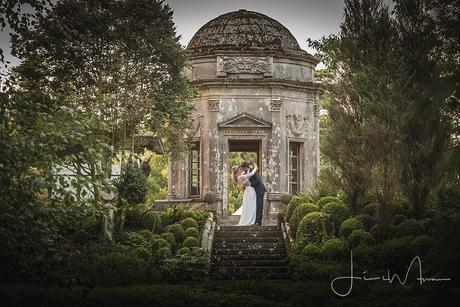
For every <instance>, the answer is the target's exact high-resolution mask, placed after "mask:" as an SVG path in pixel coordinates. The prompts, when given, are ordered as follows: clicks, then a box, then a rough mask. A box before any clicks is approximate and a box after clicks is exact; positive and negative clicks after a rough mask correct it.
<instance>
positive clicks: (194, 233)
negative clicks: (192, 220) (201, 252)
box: [184, 227, 200, 239]
mask: <svg viewBox="0 0 460 307" xmlns="http://www.w3.org/2000/svg"><path fill="white" fill-rule="evenodd" d="M184 234H185V237H186V238H187V237H194V238H196V239H198V238H199V236H200V232H199V231H198V230H197V229H196V228H194V227H189V228H187V229H185V232H184Z"/></svg>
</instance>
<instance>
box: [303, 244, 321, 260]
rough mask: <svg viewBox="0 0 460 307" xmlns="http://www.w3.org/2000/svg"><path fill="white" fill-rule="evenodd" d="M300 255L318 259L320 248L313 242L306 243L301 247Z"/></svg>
mask: <svg viewBox="0 0 460 307" xmlns="http://www.w3.org/2000/svg"><path fill="white" fill-rule="evenodd" d="M302 255H304V256H306V257H308V258H310V259H312V260H313V259H318V258H319V257H320V255H321V248H320V247H319V246H317V245H315V244H307V245H305V246H304V248H303V249H302Z"/></svg>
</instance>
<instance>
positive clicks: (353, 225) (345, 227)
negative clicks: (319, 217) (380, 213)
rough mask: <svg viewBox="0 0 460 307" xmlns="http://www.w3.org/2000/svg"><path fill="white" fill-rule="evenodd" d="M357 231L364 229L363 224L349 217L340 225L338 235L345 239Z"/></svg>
mask: <svg viewBox="0 0 460 307" xmlns="http://www.w3.org/2000/svg"><path fill="white" fill-rule="evenodd" d="M358 229H364V225H363V223H362V222H361V221H360V220H358V219H357V218H353V217H351V218H349V219H346V220H345V221H343V223H342V224H341V225H340V230H339V235H340V236H341V237H344V238H345V239H346V238H348V236H349V235H350V234H351V233H352V232H353V231H354V230H358Z"/></svg>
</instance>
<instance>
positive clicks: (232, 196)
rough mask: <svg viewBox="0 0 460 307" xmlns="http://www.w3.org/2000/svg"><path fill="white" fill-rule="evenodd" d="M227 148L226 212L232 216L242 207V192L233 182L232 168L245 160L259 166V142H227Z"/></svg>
mask: <svg viewBox="0 0 460 307" xmlns="http://www.w3.org/2000/svg"><path fill="white" fill-rule="evenodd" d="M228 147H229V154H228V162H227V163H228V166H229V170H230V174H229V175H228V180H227V212H228V214H233V213H234V212H235V211H236V210H238V209H239V208H240V207H241V205H242V202H243V192H244V191H243V190H242V189H241V187H239V186H237V184H236V183H235V182H234V178H233V173H232V168H233V166H236V165H239V164H241V162H242V161H245V160H249V161H255V162H256V163H257V165H259V164H260V163H259V161H260V160H261V159H260V153H261V150H260V147H261V142H260V141H259V140H229V146H228ZM260 171H262V170H260Z"/></svg>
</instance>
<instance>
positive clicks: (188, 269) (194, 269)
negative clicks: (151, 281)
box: [160, 238, 211, 282]
mask: <svg viewBox="0 0 460 307" xmlns="http://www.w3.org/2000/svg"><path fill="white" fill-rule="evenodd" d="M191 239H194V238H191ZM181 250H182V248H181ZM210 266H211V263H210V260H209V256H208V254H207V253H206V252H205V251H204V250H203V249H201V248H196V247H194V248H190V251H189V252H187V253H181V254H178V255H177V256H176V257H173V258H170V259H166V260H165V261H164V262H163V263H162V265H161V267H160V270H161V272H162V273H163V276H165V278H166V279H167V281H169V282H183V281H184V280H185V281H188V280H192V281H203V280H206V279H207V278H208V276H209V270H210Z"/></svg>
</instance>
